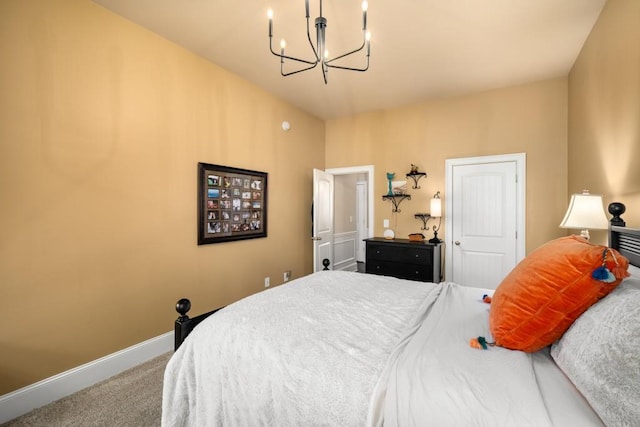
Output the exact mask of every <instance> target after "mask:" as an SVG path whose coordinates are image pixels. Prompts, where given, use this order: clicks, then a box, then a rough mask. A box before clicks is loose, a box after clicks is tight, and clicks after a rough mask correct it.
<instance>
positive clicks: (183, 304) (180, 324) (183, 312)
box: [173, 298, 191, 351]
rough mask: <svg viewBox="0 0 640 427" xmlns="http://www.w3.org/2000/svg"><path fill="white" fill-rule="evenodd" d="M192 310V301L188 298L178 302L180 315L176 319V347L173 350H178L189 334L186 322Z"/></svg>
mask: <svg viewBox="0 0 640 427" xmlns="http://www.w3.org/2000/svg"><path fill="white" fill-rule="evenodd" d="M189 310H191V301H189V300H188V299H186V298H182V299H181V300H179V301H178V302H177V303H176V311H177V312H178V314H180V316H178V318H177V319H176V321H175V331H174V334H173V339H174V347H173V351H176V350H177V349H178V347H180V344H182V341H184V339H185V337H186V336H187V335H188V334H189V332H190V331H188V330H187V329H186V325H185V322H186V321H187V320H189V316H187V313H188V312H189Z"/></svg>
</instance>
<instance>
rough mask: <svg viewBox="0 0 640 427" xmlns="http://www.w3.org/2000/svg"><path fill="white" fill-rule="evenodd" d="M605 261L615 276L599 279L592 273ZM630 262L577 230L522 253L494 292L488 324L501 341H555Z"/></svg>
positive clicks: (519, 344)
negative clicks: (570, 234)
mask: <svg viewBox="0 0 640 427" xmlns="http://www.w3.org/2000/svg"><path fill="white" fill-rule="evenodd" d="M605 249H606V252H605ZM603 253H605V254H606V256H605V257H604V259H603ZM601 267H606V268H607V269H608V270H609V271H615V272H616V273H617V274H616V275H615V280H614V281H612V282H611V283H606V282H603V281H601V280H597V279H594V278H593V277H592V273H593V272H594V271H595V270H596V269H598V268H601ZM628 267H629V261H628V260H627V259H626V258H625V257H623V256H622V255H620V253H618V252H617V251H616V250H614V249H610V248H606V247H604V246H600V245H595V244H592V243H590V242H589V241H587V240H585V239H583V238H581V237H578V236H568V237H562V238H559V239H556V240H552V241H550V242H548V243H546V244H544V245H543V246H541V247H539V248H538V249H536V250H535V251H533V252H532V253H531V254H529V255H528V256H527V257H526V258H525V259H523V260H522V261H521V262H520V263H519V264H518V265H517V266H516V267H515V268H514V269H513V270H512V271H511V273H509V275H508V276H507V277H505V279H504V280H503V281H502V283H501V284H500V285H499V286H498V288H497V289H496V291H495V293H494V294H493V298H492V301H491V311H490V314H489V326H490V328H491V334H492V335H493V339H494V340H495V342H496V345H499V346H501V347H505V348H510V349H513V350H522V351H526V352H535V351H538V350H540V349H542V348H544V347H546V346H548V345H550V344H552V343H553V342H555V341H557V340H558V339H559V338H560V337H561V336H562V334H563V333H564V332H565V331H566V330H567V329H568V328H569V326H571V324H572V323H573V322H574V321H575V320H576V319H577V318H578V316H580V315H581V314H582V313H584V312H585V311H586V310H587V308H589V307H590V306H591V305H593V304H594V303H596V302H597V301H598V300H599V299H601V298H602V297H604V296H605V295H607V294H608V293H609V292H611V291H612V290H613V289H615V287H616V286H618V284H619V283H620V282H621V280H622V278H623V277H626V276H628V275H629V273H628V272H627V269H628Z"/></svg>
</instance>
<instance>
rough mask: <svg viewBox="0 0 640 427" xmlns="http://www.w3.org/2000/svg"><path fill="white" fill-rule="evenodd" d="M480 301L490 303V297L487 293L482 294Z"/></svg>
mask: <svg viewBox="0 0 640 427" xmlns="http://www.w3.org/2000/svg"><path fill="white" fill-rule="evenodd" d="M482 301H484V302H486V303H487V304H491V297H490V296H489V295H487V294H484V295H482Z"/></svg>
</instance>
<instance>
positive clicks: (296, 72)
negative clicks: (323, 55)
mask: <svg viewBox="0 0 640 427" xmlns="http://www.w3.org/2000/svg"><path fill="white" fill-rule="evenodd" d="M317 66H318V63H317V62H316V63H315V64H313V65H311V66H310V67H306V68H301V69H300V70H296V71H289V72H288V73H285V72H284V68H283V67H284V64H283V63H282V62H281V63H280V74H281V75H283V76H285V77H286V76H290V75H292V74H298V73H301V72H303V71H307V70H311V69H312V68H316V67H317Z"/></svg>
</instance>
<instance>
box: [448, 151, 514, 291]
mask: <svg viewBox="0 0 640 427" xmlns="http://www.w3.org/2000/svg"><path fill="white" fill-rule="evenodd" d="M509 157H510V156H491V157H486V158H473V159H467V161H465V159H459V161H458V162H454V163H452V164H450V165H448V169H449V168H450V171H449V170H448V172H450V177H449V176H448V180H450V181H451V182H450V190H449V191H448V193H449V195H448V203H447V213H446V218H447V224H448V226H447V233H446V234H447V243H448V245H447V249H448V250H449V251H450V257H449V262H448V265H449V267H450V273H451V274H449V275H448V277H449V280H451V281H453V282H456V283H459V284H463V285H466V286H473V287H480V288H490V289H495V288H496V287H497V286H498V285H499V284H500V282H501V281H502V279H503V278H504V277H505V276H506V275H507V274H508V273H509V272H510V271H511V270H512V269H513V267H515V265H516V264H517V263H518V262H519V261H520V259H522V257H523V256H524V212H523V210H524V209H523V207H522V204H523V203H522V201H523V200H524V194H522V193H523V192H524V185H520V184H524V176H519V173H518V172H519V170H520V169H523V168H524V155H522V158H515V159H511V158H509ZM519 160H521V163H519ZM519 181H520V182H519ZM448 185H449V182H448ZM448 188H449V187H448Z"/></svg>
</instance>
